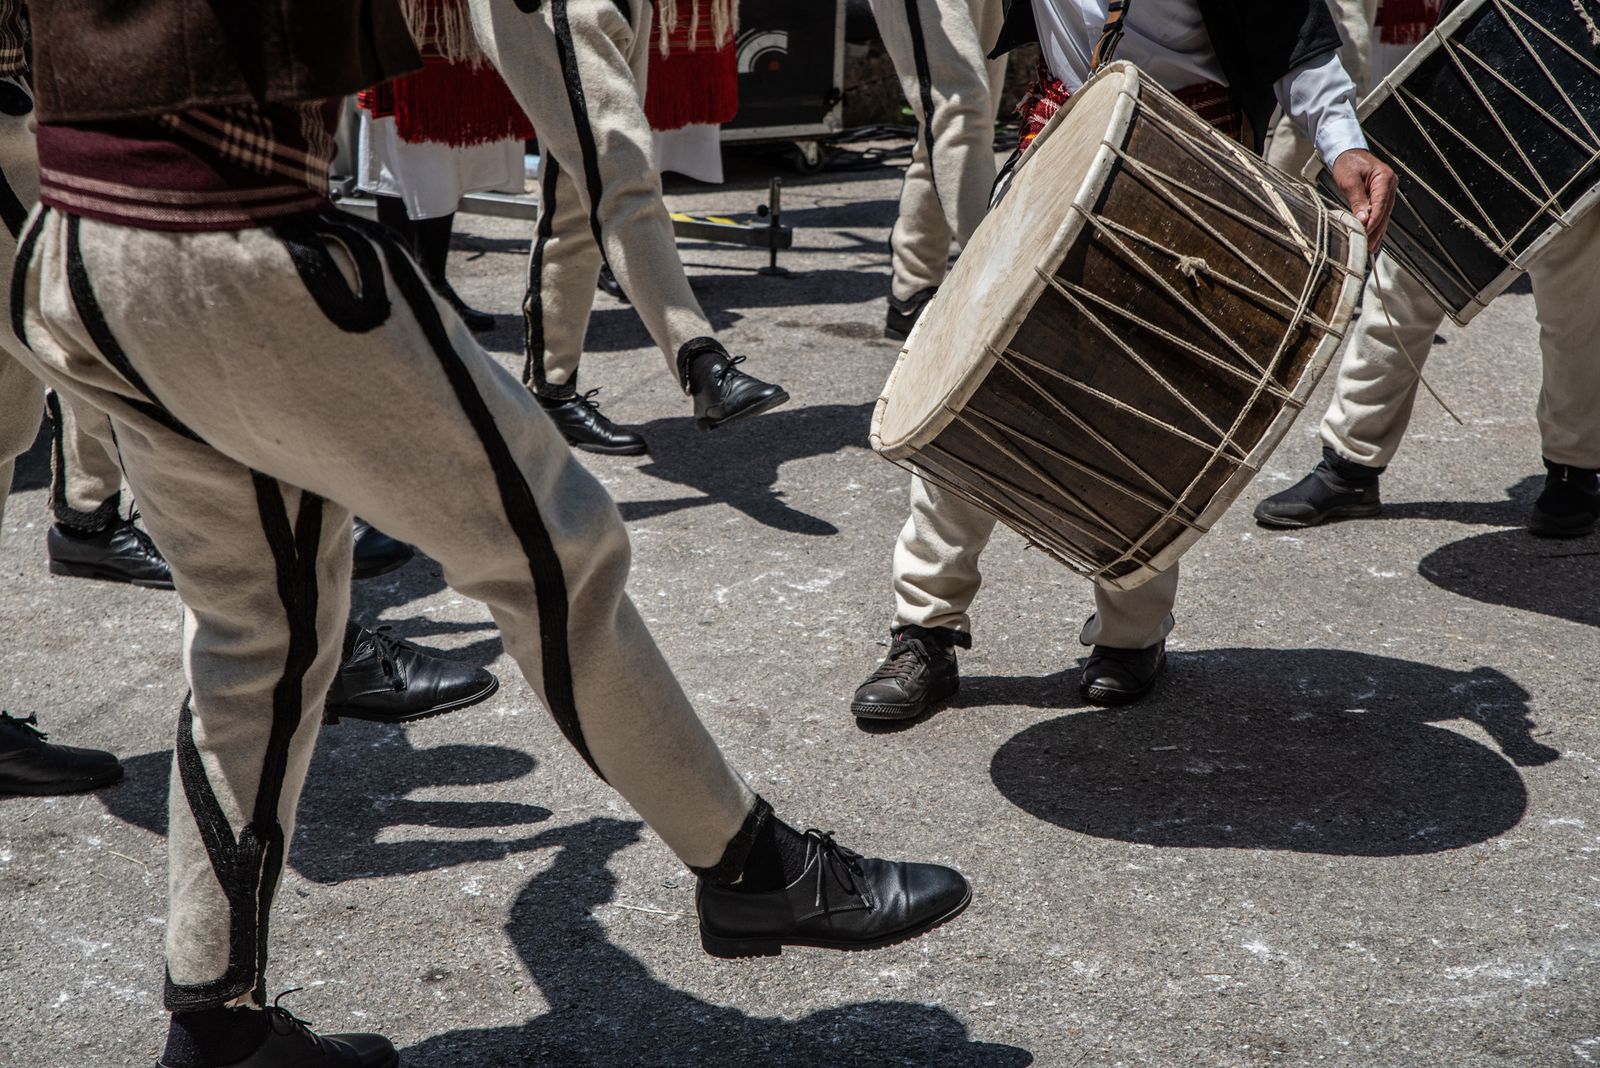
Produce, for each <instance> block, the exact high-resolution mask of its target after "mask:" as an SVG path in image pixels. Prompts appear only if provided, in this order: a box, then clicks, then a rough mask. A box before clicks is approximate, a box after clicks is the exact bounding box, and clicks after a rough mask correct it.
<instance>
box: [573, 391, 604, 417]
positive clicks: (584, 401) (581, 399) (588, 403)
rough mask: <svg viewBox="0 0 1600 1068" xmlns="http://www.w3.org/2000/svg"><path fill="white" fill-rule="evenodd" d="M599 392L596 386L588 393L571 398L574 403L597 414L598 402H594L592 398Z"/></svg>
mask: <svg viewBox="0 0 1600 1068" xmlns="http://www.w3.org/2000/svg"><path fill="white" fill-rule="evenodd" d="M599 392H600V387H599V386H596V387H595V388H593V389H591V390H589V392H587V393H580V394H578V395H577V396H575V397H573V398H572V399H573V400H574V401H576V402H577V403H578V404H580V405H582V406H583V407H585V408H587V409H589V410H590V411H591V412H598V411H599V410H600V402H599V401H597V400H595V399H594V398H595V395H596V394H597V393H599Z"/></svg>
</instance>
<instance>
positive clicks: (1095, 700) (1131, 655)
mask: <svg viewBox="0 0 1600 1068" xmlns="http://www.w3.org/2000/svg"><path fill="white" fill-rule="evenodd" d="M1166 666H1167V643H1166V642H1165V641H1164V640H1163V641H1160V642H1158V643H1156V644H1155V645H1152V646H1150V648H1148V649H1117V648H1114V647H1112V646H1110V645H1097V646H1095V647H1094V649H1093V651H1091V652H1090V653H1089V660H1088V662H1087V663H1085V664H1084V665H1083V680H1082V681H1081V682H1080V683H1079V684H1078V692H1079V693H1081V694H1082V695H1083V699H1084V700H1085V701H1088V702H1090V703H1091V704H1096V705H1127V704H1132V703H1133V702H1135V701H1137V700H1138V699H1139V698H1141V697H1143V696H1144V695H1145V694H1147V693H1149V692H1150V689H1151V687H1153V686H1155V684H1156V680H1157V679H1159V678H1160V677H1161V672H1162V671H1164V670H1165V669H1166Z"/></svg>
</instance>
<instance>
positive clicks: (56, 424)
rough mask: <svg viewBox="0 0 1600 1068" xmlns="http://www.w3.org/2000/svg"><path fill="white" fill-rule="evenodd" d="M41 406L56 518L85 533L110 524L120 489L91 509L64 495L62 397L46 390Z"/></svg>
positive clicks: (51, 502) (53, 391)
mask: <svg viewBox="0 0 1600 1068" xmlns="http://www.w3.org/2000/svg"><path fill="white" fill-rule="evenodd" d="M44 406H45V408H46V409H47V410H48V411H49V412H50V509H51V511H52V512H53V513H54V514H55V517H56V522H58V523H60V524H61V525H62V526H64V527H70V528H71V529H73V530H78V531H83V532H85V533H90V534H93V533H97V532H99V531H102V530H104V529H105V528H106V527H108V526H110V525H111V521H112V520H113V519H115V518H116V517H117V511H118V509H120V508H121V507H122V491H121V490H120V489H119V490H117V492H115V493H113V494H112V495H111V496H109V497H107V498H106V499H105V500H103V501H101V502H100V504H99V505H98V506H96V508H95V510H94V511H92V512H80V511H78V510H77V509H76V508H74V507H72V504H71V502H70V501H69V500H68V499H67V423H66V419H64V418H63V414H64V413H63V412H62V410H61V397H60V395H59V394H58V393H56V391H55V390H53V389H52V390H47V391H46V392H45V395H44Z"/></svg>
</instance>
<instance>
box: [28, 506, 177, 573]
mask: <svg viewBox="0 0 1600 1068" xmlns="http://www.w3.org/2000/svg"><path fill="white" fill-rule="evenodd" d="M45 552H46V553H47V554H48V555H49V557H50V574H52V575H65V576H67V577H70V578H89V579H102V580H104V581H106V582H129V583H132V584H133V585H135V586H145V587H148V588H150V589H154V590H170V589H172V568H171V567H169V566H167V561H166V559H165V558H164V557H163V556H162V555H161V550H160V549H157V548H156V543H155V542H153V541H151V540H150V535H148V534H146V533H145V532H144V531H142V530H140V529H139V527H138V525H137V524H135V523H134V521H133V519H131V518H130V519H123V518H121V517H120V516H119V517H118V518H117V519H115V520H113V521H112V522H111V523H110V524H108V525H107V526H106V527H105V529H104V530H101V531H100V532H99V533H97V534H80V533H78V532H76V531H73V530H69V529H67V528H66V527H64V526H62V525H61V524H60V523H56V524H54V525H53V526H51V528H50V532H49V533H48V534H47V535H45Z"/></svg>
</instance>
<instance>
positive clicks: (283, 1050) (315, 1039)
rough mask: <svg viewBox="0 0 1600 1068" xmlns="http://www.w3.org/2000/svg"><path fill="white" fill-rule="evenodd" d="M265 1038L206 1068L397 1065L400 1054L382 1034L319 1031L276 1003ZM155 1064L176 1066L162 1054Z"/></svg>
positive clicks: (269, 1011) (372, 1067)
mask: <svg viewBox="0 0 1600 1068" xmlns="http://www.w3.org/2000/svg"><path fill="white" fill-rule="evenodd" d="M264 1011H265V1013H266V1016H267V1025H268V1030H267V1040H266V1041H265V1042H263V1043H262V1044H261V1046H260V1047H259V1048H258V1049H257V1050H256V1051H255V1052H254V1053H252V1054H250V1056H248V1057H246V1058H245V1059H244V1060H242V1061H228V1062H227V1063H226V1064H220V1063H219V1064H215V1065H207V1066H206V1068H399V1064H400V1054H399V1053H397V1052H396V1051H395V1048H394V1046H393V1045H392V1044H391V1043H390V1042H389V1040H388V1039H387V1038H384V1037H383V1036H382V1035H360V1034H351V1035H319V1034H317V1033H316V1032H315V1031H313V1030H311V1027H310V1026H309V1025H308V1024H307V1023H306V1022H305V1021H304V1020H302V1019H300V1018H299V1017H297V1016H295V1015H294V1014H293V1013H291V1012H290V1011H289V1010H287V1009H280V1008H278V1007H277V1006H276V1005H274V1006H273V1007H272V1008H269V1009H266V1010H264ZM156 1068H176V1066H173V1065H169V1063H168V1061H167V1060H165V1059H164V1058H163V1059H162V1060H160V1061H157V1062H156Z"/></svg>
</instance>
